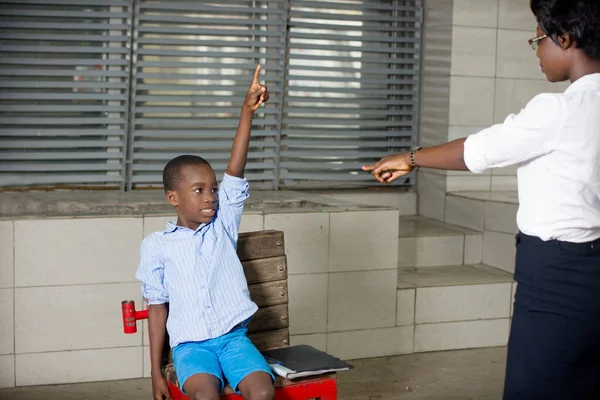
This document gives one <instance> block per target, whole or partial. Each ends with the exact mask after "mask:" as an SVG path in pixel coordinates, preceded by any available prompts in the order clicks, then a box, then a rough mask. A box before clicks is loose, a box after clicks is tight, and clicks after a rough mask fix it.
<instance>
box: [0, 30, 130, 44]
mask: <svg viewBox="0 0 600 400" xmlns="http://www.w3.org/2000/svg"><path fill="white" fill-rule="evenodd" d="M0 38H2V39H8V40H40V39H43V40H44V41H50V40H56V41H60V42H127V41H129V38H128V37H127V36H116V35H115V36H109V38H110V40H107V37H106V36H99V35H85V36H83V37H81V36H73V35H57V34H48V33H44V34H43V35H39V34H35V33H8V32H0Z"/></svg>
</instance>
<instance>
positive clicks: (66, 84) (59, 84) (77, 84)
mask: <svg viewBox="0 0 600 400" xmlns="http://www.w3.org/2000/svg"><path fill="white" fill-rule="evenodd" d="M74 72H76V71H74ZM74 75H75V74H73V76H74ZM0 87H3V88H15V89H25V88H35V89H84V88H85V89H126V88H127V84H126V83H124V82H123V83H120V82H82V81H36V80H30V81H0ZM2 94H11V93H2ZM2 94H0V96H1V95H2ZM32 94H33V93H32ZM39 94H48V93H39ZM57 94H58V93H57ZM62 94H63V95H64V94H65V93H64V92H63V93H62ZM77 94H78V93H72V94H71V93H70V94H68V96H73V97H75V95H77ZM69 99H70V98H69ZM98 99H99V100H100V98H98ZM51 100H53V99H52V98H51Z"/></svg>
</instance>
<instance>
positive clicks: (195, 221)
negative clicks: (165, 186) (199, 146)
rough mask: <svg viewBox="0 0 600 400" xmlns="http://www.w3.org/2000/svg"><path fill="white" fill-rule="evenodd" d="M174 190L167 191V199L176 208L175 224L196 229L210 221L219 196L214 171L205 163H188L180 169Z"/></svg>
mask: <svg viewBox="0 0 600 400" xmlns="http://www.w3.org/2000/svg"><path fill="white" fill-rule="evenodd" d="M180 173H181V181H180V183H179V187H178V188H177V189H176V190H173V191H169V192H167V200H169V203H171V205H173V206H174V207H175V209H176V210H177V217H178V220H177V224H178V225H181V226H185V227H187V228H190V229H193V230H196V229H198V227H199V226H200V224H206V223H209V222H210V221H212V219H213V217H214V216H215V214H216V212H217V208H218V203H219V198H218V191H219V187H218V185H217V179H216V177H215V171H214V170H213V169H212V168H211V167H210V165H206V164H195V165H188V166H185V167H183V168H182V169H181V171H180Z"/></svg>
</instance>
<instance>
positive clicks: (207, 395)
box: [183, 374, 221, 400]
mask: <svg viewBox="0 0 600 400" xmlns="http://www.w3.org/2000/svg"><path fill="white" fill-rule="evenodd" d="M220 387H221V381H220V380H219V378H217V377H216V376H214V375H210V374H196V375H192V376H190V377H189V378H188V379H187V380H186V381H185V384H184V385H183V390H185V392H186V393H187V394H188V397H189V398H190V400H219V398H220V396H219V388H220Z"/></svg>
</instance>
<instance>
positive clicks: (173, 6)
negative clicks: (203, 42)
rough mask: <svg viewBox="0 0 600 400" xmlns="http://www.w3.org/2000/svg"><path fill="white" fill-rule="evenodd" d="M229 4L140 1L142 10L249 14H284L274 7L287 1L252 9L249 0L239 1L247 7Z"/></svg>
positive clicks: (273, 2)
mask: <svg viewBox="0 0 600 400" xmlns="http://www.w3.org/2000/svg"><path fill="white" fill-rule="evenodd" d="M227 3H228V5H227V6H225V5H218V6H211V5H204V4H198V3H195V2H193V3H192V2H176V1H172V2H171V1H169V2H167V3H156V2H147V1H142V2H141V3H140V8H141V9H142V10H144V11H145V10H161V11H162V10H166V11H171V12H172V11H184V12H186V13H190V14H191V13H197V12H204V13H207V14H213V13H214V14H228V15H230V14H248V13H254V14H275V15H283V14H284V11H283V10H277V9H276V8H272V7H273V6H274V5H276V4H282V5H283V4H285V1H275V0H269V3H270V4H269V5H270V6H271V8H269V9H266V8H265V9H263V8H259V7H255V8H252V9H250V10H249V9H248V6H247V4H248V2H244V1H242V2H239V3H240V4H243V5H246V7H230V6H229V5H232V4H234V2H233V1H232V0H228V1H227Z"/></svg>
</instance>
